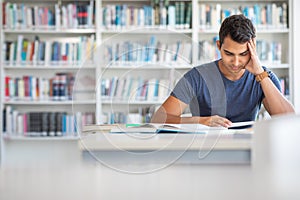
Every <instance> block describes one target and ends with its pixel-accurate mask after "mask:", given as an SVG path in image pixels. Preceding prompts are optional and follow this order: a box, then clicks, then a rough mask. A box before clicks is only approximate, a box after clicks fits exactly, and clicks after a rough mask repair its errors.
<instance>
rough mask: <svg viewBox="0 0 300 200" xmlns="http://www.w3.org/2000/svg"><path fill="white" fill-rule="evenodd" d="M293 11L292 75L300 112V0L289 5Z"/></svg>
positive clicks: (296, 105) (296, 101)
mask: <svg viewBox="0 0 300 200" xmlns="http://www.w3.org/2000/svg"><path fill="white" fill-rule="evenodd" d="M289 8H290V9H291V11H292V12H291V13H292V15H293V16H292V19H294V20H293V21H292V27H291V28H292V31H293V34H292V59H293V60H292V65H293V66H292V67H293V69H294V70H293V73H292V77H293V80H294V84H293V88H294V105H295V108H296V112H297V113H300V49H299V48H300V23H299V21H298V20H299V19H300V12H299V10H300V1H298V0H293V1H292V5H290V7H289Z"/></svg>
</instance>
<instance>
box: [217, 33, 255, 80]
mask: <svg viewBox="0 0 300 200" xmlns="http://www.w3.org/2000/svg"><path fill="white" fill-rule="evenodd" d="M217 45H218V48H219V50H220V52H221V57H222V66H221V68H222V69H223V70H225V71H226V72H227V73H230V74H238V73H240V72H243V71H244V70H243V69H244V68H245V65H246V64H247V63H248V62H249V59H250V52H249V50H248V46H247V42H245V43H244V44H240V43H237V42H235V41H233V40H232V39H231V37H230V36H227V37H226V38H225V39H224V42H223V44H222V46H221V47H220V42H219V41H217Z"/></svg>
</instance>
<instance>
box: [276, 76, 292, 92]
mask: <svg viewBox="0 0 300 200" xmlns="http://www.w3.org/2000/svg"><path fill="white" fill-rule="evenodd" d="M279 81H280V86H281V92H282V94H283V95H285V96H289V95H290V85H289V77H288V76H284V77H279Z"/></svg>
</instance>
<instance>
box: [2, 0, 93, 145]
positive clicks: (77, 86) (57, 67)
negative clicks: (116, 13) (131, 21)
mask: <svg viewBox="0 0 300 200" xmlns="http://www.w3.org/2000/svg"><path fill="white" fill-rule="evenodd" d="M97 1H98V0H97ZM4 3H6V4H4ZM98 3H99V1H98ZM0 4H1V16H0V21H1V29H0V44H1V52H0V66H1V83H0V86H1V96H0V97H1V99H0V102H1V104H0V108H1V112H2V111H3V110H4V109H5V108H6V107H10V108H12V109H13V110H14V111H17V112H18V114H21V115H22V114H25V113H30V112H47V113H48V112H49V113H51V112H54V113H65V114H66V116H65V117H70V121H73V122H68V123H71V124H72V123H74V119H75V116H78V117H77V118H76V120H77V122H78V124H77V125H76V124H74V125H70V126H73V128H72V129H71V130H72V131H69V132H67V133H66V135H64V134H63V136H62V137H57V138H55V139H57V140H63V139H67V138H77V137H78V135H77V134H78V133H77V131H76V130H75V129H76V128H79V126H80V125H79V123H81V121H78V120H81V119H82V120H83V117H85V115H86V114H89V113H95V111H96V97H95V96H96V95H95V83H94V81H95V78H96V74H97V73H96V70H97V69H96V65H95V61H94V58H93V55H92V53H91V52H93V49H94V47H93V45H94V44H93V43H95V44H96V41H97V39H98V38H97V29H96V24H97V18H95V19H94V20H93V18H90V16H92V15H93V13H90V10H91V9H90V8H93V7H94V8H95V6H96V5H95V1H94V0H80V1H76V2H75V1H54V0H53V1H52V0H51V1H46V2H45V1H36V0H26V1H20V0H0ZM8 4H10V6H11V7H12V8H13V9H12V10H13V11H12V12H11V13H12V14H11V13H10V14H11V15H9V17H7V15H6V16H5V17H6V24H5V26H4V25H3V24H2V20H3V18H2V17H3V15H2V11H3V9H5V8H3V5H8ZM23 6H24V7H23ZM55 6H57V7H59V8H60V13H59V16H60V23H57V21H56V22H55V23H54V22H53V23H54V24H52V25H51V26H49V25H44V24H43V23H44V22H46V21H47V20H49V21H50V19H51V17H50V15H51V14H49V13H50V10H51V11H52V18H56V17H57V15H56V14H57V13H56V11H57V9H56V7H55ZM68 6H70V8H72V9H83V8H82V7H85V9H86V10H85V11H82V12H87V18H86V20H87V24H86V25H85V22H84V21H82V23H83V25H81V21H80V20H81V19H79V17H78V16H79V15H78V16H76V17H75V18H74V17H72V18H70V16H68V17H69V18H64V17H63V8H66V10H67V9H69V8H68ZM15 8H16V9H15ZM22 8H24V9H34V14H35V15H36V14H37V13H38V15H39V18H36V19H38V20H37V21H35V23H36V24H35V25H34V24H31V23H30V21H33V18H32V20H30V19H31V18H30V17H27V16H28V12H29V10H26V11H25V12H21V11H20V10H22ZM38 9H41V12H40V10H38ZM88 9H90V10H88ZM16 10H17V11H18V12H15V11H16ZM37 10H38V11H37ZM36 11H37V12H36ZM47 11H49V12H47ZM67 11H69V10H67ZM73 11H74V10H73ZM98 11H99V10H95V12H98ZM78 12H79V10H77V14H78ZM15 13H17V15H18V14H19V15H20V13H21V14H22V13H23V14H26V17H24V16H22V17H19V18H18V22H20V21H19V20H21V22H20V24H19V25H18V22H17V23H13V21H14V20H13V17H14V15H15ZM47 13H48V15H47ZM77 14H76V15H77ZM94 14H96V13H94ZM84 15H85V14H84ZM8 18H9V19H8ZM44 18H47V20H45V19H44ZM63 18H64V19H68V20H64V19H63ZM90 19H91V20H90ZM9 20H11V22H12V23H9ZM56 20H57V18H56ZM76 20H77V21H76ZM49 21H48V22H49ZM64 21H67V22H68V23H69V24H67V25H64ZM71 22H72V24H71ZM20 36H22V37H20ZM36 36H37V37H38V42H48V43H50V45H54V43H55V42H57V43H60V45H65V44H67V45H68V46H67V45H65V48H68V50H69V51H71V46H72V48H73V54H63V52H58V60H55V61H53V59H54V58H52V54H53V55H54V53H53V52H52V51H54V50H53V49H54V47H53V46H50V45H49V46H50V48H51V50H50V51H49V52H50V53H51V55H50V54H49V55H50V56H47V54H45V57H48V59H49V60H46V58H44V62H42V61H41V62H40V61H34V60H33V59H34V58H29V57H30V56H28V55H27V56H26V59H24V60H23V58H21V60H18V59H16V60H15V58H14V60H13V61H12V59H11V58H10V60H8V61H7V60H6V58H5V57H4V56H5V52H4V43H5V42H6V41H12V42H14V41H18V39H19V38H22V39H23V41H24V40H25V39H26V40H28V43H33V42H36V41H37V40H36ZM46 45H47V44H46ZM22 47H23V46H22ZM58 49H59V51H63V48H62V47H61V46H59V47H58ZM45 51H47V47H46V48H45ZM65 51H67V50H66V49H65ZM75 51H76V53H75ZM28 52H30V51H29V50H28V51H27V54H28ZM49 52H48V53H49ZM38 53H39V52H35V54H37V55H38ZM59 53H61V54H59ZM17 54H18V52H17ZM63 56H65V57H67V58H62V57H63ZM71 56H72V58H71ZM76 56H77V57H76ZM28 58H29V59H28ZM19 59H20V58H19ZM31 59H32V60H31ZM46 61H48V62H46ZM58 74H62V76H67V78H68V76H69V74H71V75H70V77H71V78H72V79H74V83H73V84H74V86H72V88H71V87H70V88H69V83H66V82H60V84H61V85H60V86H62V87H64V92H68V93H67V94H66V93H63V94H62V95H63V96H61V97H58V98H57V96H56V97H55V96H52V95H54V94H52V95H51V90H52V88H51V87H52V86H51V82H50V81H54V80H53V79H54V78H55V77H56V76H59V75H58ZM6 76H9V77H10V78H11V79H12V80H13V81H17V79H22V78H23V77H24V76H29V77H30V78H32V79H35V78H36V79H37V81H39V80H38V79H42V78H43V79H46V81H49V85H48V86H47V87H50V88H49V89H48V90H47V94H48V96H46V97H43V98H42V97H41V91H42V90H38V89H37V90H36V92H37V97H36V96H27V95H26V96H25V97H24V96H21V97H20V96H17V95H16V96H7V95H6V92H5V77H6ZM77 80H78V81H77ZM80 81H81V82H80ZM40 83H41V82H39V84H40ZM73 84H72V85H73ZM39 87H41V85H39ZM57 87H59V85H57ZM67 88H68V91H67ZM24 90H25V87H24ZM69 90H70V91H69ZM17 92H19V91H17ZM31 92H32V93H34V92H35V90H33V91H31ZM53 92H54V91H53ZM94 115H95V114H93V116H94ZM72 117H74V119H73V118H72ZM0 119H1V136H5V138H10V140H26V136H23V135H22V134H21V135H20V133H14V132H10V133H5V132H3V124H2V121H3V115H2V114H1V118H0ZM75 126H77V127H75ZM46 138H47V137H41V138H40V139H41V140H43V139H46ZM28 139H29V138H28Z"/></svg>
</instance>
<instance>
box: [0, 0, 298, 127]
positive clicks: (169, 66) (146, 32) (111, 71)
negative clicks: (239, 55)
mask: <svg viewBox="0 0 300 200" xmlns="http://www.w3.org/2000/svg"><path fill="white" fill-rule="evenodd" d="M2 2H3V0H2V1H1V3H2ZM5 2H17V3H21V1H5ZM36 2H37V1H29V0H28V1H25V4H26V3H28V4H30V5H32V4H33V3H36ZM67 2H68V1H61V3H62V4H64V3H67ZM80 2H86V3H89V0H82V1H80ZM151 2H152V1H151V0H143V1H136V0H121V1H108V0H95V8H96V10H95V23H94V24H93V25H92V27H89V28H67V29H66V28H64V29H63V28H57V29H55V28H53V27H50V28H49V27H35V28H34V29H33V28H25V29H24V28H22V29H20V28H19V29H12V28H4V29H3V28H1V37H0V43H1V44H3V43H4V41H6V39H10V38H11V37H13V36H14V37H16V36H17V35H20V34H24V35H26V36H28V37H33V36H34V35H39V36H40V37H41V38H44V39H45V40H53V39H54V38H60V39H61V40H62V41H63V40H65V41H66V40H68V39H69V38H71V39H72V38H74V37H78V36H89V35H95V43H96V46H97V47H96V49H95V51H96V52H95V55H97V56H96V57H95V64H88V63H84V66H83V67H82V65H81V64H82V63H78V64H72V65H68V64H59V65H58V64H56V65H51V64H48V65H44V66H38V65H27V64H25V65H14V66H11V65H9V64H8V65H7V64H4V63H3V62H2V60H1V91H2V92H1V110H3V108H4V107H5V106H6V105H13V106H17V107H18V108H20V109H22V110H24V109H25V108H26V107H28V108H30V109H31V108H32V107H37V108H35V110H38V107H41V110H42V109H43V106H44V107H46V106H48V105H51V106H52V107H53V106H56V105H57V106H58V107H59V109H63V110H67V109H72V105H76V108H78V109H80V108H79V107H82V109H88V110H93V111H95V118H96V122H97V123H101V122H102V121H101V120H102V119H103V117H102V114H103V113H104V112H108V111H109V110H111V109H113V110H114V111H119V112H123V111H124V110H126V109H128V108H129V107H130V109H131V110H132V111H133V112H136V111H137V110H138V107H140V106H141V107H149V106H150V107H151V106H152V107H155V106H158V105H160V104H161V103H162V101H161V100H159V101H153V100H151V101H147V100H145V101H137V100H130V101H128V100H117V99H114V98H111V99H109V100H107V99H105V98H103V97H102V96H101V87H100V83H101V79H103V78H107V79H108V78H112V77H113V76H117V77H121V76H122V75H124V74H131V75H132V76H135V77H143V78H145V79H151V78H158V79H164V78H165V79H169V80H171V81H172V84H170V89H172V86H174V82H175V81H176V79H177V78H179V77H180V75H182V74H183V73H184V72H186V71H187V70H188V69H190V68H191V67H193V66H196V65H198V64H202V63H204V62H207V61H210V60H213V59H214V58H208V59H207V60H198V59H197V55H198V50H199V49H198V46H197V43H198V41H201V40H203V39H204V40H208V41H212V39H213V37H215V36H217V34H218V29H219V27H218V26H215V27H213V28H203V27H202V26H200V24H199V23H200V22H199V4H211V5H212V6H214V5H216V4H220V5H221V7H222V8H231V7H237V6H253V5H254V4H259V5H265V4H271V3H273V2H274V1H271V0H264V1H259V0H252V1H240V2H235V1H232V0H222V1H217V0H184V1H182V2H184V3H189V2H190V3H191V4H192V22H191V25H192V26H191V28H178V27H169V26H164V25H163V26H162V25H144V26H142V27H141V26H134V25H132V26H127V27H121V28H120V27H110V28H107V27H105V26H103V25H102V23H103V15H102V12H103V8H105V7H106V6H107V5H116V4H118V5H123V4H126V5H133V6H135V7H142V6H144V5H148V6H150V5H151ZM175 2H178V1H173V0H171V1H169V4H170V5H174V4H175ZM283 2H285V3H286V4H287V5H288V8H289V24H288V28H278V27H275V28H258V29H257V37H258V39H265V40H267V41H273V40H274V41H279V42H281V43H282V54H283V55H282V59H281V61H280V62H277V61H276V62H273V61H262V64H263V65H265V66H267V67H268V68H270V69H271V70H273V71H274V72H275V73H276V74H277V75H278V76H286V77H289V82H288V83H289V91H290V94H289V98H290V99H291V100H292V102H293V103H295V105H296V106H297V101H299V100H297V99H300V98H297V96H299V94H297V92H296V89H295V88H296V87H295V86H296V83H294V82H295V80H296V78H295V75H294V74H295V73H294V72H296V68H295V67H294V66H296V65H295V63H296V62H297V61H296V59H295V55H293V51H295V45H294V41H296V40H297V39H296V37H294V36H293V35H294V33H293V31H295V30H293V29H292V28H291V27H292V25H295V23H294V20H293V19H295V18H294V17H295V16H294V15H296V12H295V11H294V10H295V9H296V8H294V5H295V4H296V3H295V0H277V1H275V3H276V4H282V3H283ZM49 3H50V4H49ZM55 3H56V1H47V3H43V2H39V3H38V4H41V5H43V4H44V5H53V4H55ZM0 17H1V19H2V16H0ZM153 35H154V36H156V39H157V41H158V40H161V41H172V42H176V41H177V39H179V40H186V41H189V42H191V43H192V47H191V49H192V58H191V63H188V64H186V63H176V62H152V61H151V62H118V61H113V62H109V61H103V59H104V58H103V57H105V55H104V53H103V50H105V48H104V46H105V45H111V44H112V42H120V41H127V40H128V41H137V40H140V41H143V42H145V41H147V40H149V38H150V37H151V36H153ZM178 36H181V37H182V38H177V37H178ZM2 58H3V55H2V52H1V59H2ZM81 70H82V71H81ZM55 71H58V72H61V71H73V72H78V71H81V72H85V73H86V74H93V76H94V79H95V85H94V88H93V89H92V91H90V93H91V94H90V95H89V98H88V99H83V100H82V99H80V100H78V101H74V102H71V101H64V102H53V101H33V102H28V101H6V100H5V99H4V96H5V95H4V92H3V91H4V81H3V80H4V78H5V74H6V73H10V74H14V75H21V74H24V73H26V72H30V73H36V74H37V75H43V76H48V75H47V74H48V73H53V72H55ZM83 96H84V94H83ZM85 105H88V106H85ZM126 105H127V106H126ZM62 107H63V108H62ZM87 107H88V108H87ZM130 112H131V111H130ZM1 118H2V116H1Z"/></svg>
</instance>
